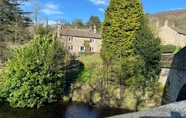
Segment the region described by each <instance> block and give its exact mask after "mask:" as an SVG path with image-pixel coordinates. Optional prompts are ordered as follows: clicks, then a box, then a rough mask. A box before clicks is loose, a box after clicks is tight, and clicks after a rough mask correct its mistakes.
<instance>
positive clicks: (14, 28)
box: [0, 0, 31, 43]
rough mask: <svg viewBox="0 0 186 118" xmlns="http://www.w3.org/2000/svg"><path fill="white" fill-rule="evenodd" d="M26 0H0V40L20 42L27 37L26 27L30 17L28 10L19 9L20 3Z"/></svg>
mask: <svg viewBox="0 0 186 118" xmlns="http://www.w3.org/2000/svg"><path fill="white" fill-rule="evenodd" d="M24 1H26V0H9V1H8V0H1V1H0V14H1V17H0V35H1V40H9V41H14V42H18V43H22V42H23V41H24V40H27V39H29V37H28V36H29V33H28V30H27V29H26V28H27V27H28V26H29V25H30V23H31V19H30V18H29V17H27V15H28V14H29V13H28V12H24V11H23V10H21V8H20V7H19V6H20V3H21V2H24Z"/></svg>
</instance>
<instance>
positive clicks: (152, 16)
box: [148, 9, 186, 18]
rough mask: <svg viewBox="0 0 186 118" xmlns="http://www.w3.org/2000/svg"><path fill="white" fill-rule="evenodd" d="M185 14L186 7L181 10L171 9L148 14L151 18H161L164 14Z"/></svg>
mask: <svg viewBox="0 0 186 118" xmlns="http://www.w3.org/2000/svg"><path fill="white" fill-rule="evenodd" d="M183 14H186V9H179V10H170V11H164V12H158V13H155V14H148V15H149V17H150V18H160V17H164V16H171V15H172V16H181V15H183Z"/></svg>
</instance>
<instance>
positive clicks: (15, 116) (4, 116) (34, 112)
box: [0, 102, 133, 118]
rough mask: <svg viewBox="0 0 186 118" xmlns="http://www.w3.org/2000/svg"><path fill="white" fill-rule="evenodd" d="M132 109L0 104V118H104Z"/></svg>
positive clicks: (60, 103) (75, 105) (77, 104)
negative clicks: (22, 106) (38, 106)
mask: <svg viewBox="0 0 186 118" xmlns="http://www.w3.org/2000/svg"><path fill="white" fill-rule="evenodd" d="M130 112H133V111H130V110H125V109H116V108H103V109H98V108H94V107H91V106H89V105H87V104H84V103H77V102H68V103H67V102H66V103H64V102H56V103H52V104H48V105H45V106H44V107H41V108H21V109H17V108H12V107H10V106H8V105H1V106H0V118H104V117H108V116H113V115H119V114H125V113H130Z"/></svg>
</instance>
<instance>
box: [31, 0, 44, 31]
mask: <svg viewBox="0 0 186 118" xmlns="http://www.w3.org/2000/svg"><path fill="white" fill-rule="evenodd" d="M32 8H33V19H34V23H35V25H34V30H35V33H36V32H37V26H38V15H39V12H40V11H41V9H42V6H41V5H40V3H39V0H34V3H33V6H32Z"/></svg>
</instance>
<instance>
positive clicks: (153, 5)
mask: <svg viewBox="0 0 186 118" xmlns="http://www.w3.org/2000/svg"><path fill="white" fill-rule="evenodd" d="M38 1H39V5H40V6H41V10H40V12H39V15H38V16H39V21H40V22H44V20H45V19H46V18H48V20H49V24H56V23H57V21H59V20H60V21H62V20H63V21H66V22H70V23H71V22H72V21H74V20H75V19H82V20H83V22H84V23H85V22H87V21H88V20H89V18H90V16H92V15H94V16H98V17H99V19H100V21H101V22H102V21H104V10H105V9H106V8H107V6H108V5H109V1H110V0H38ZM141 2H142V4H143V6H144V12H145V13H151V14H153V13H157V12H162V11H168V10H177V9H186V0H141ZM33 3H34V0H29V1H28V2H26V3H25V4H24V5H23V6H22V7H23V9H24V11H33ZM31 17H32V15H31Z"/></svg>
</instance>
